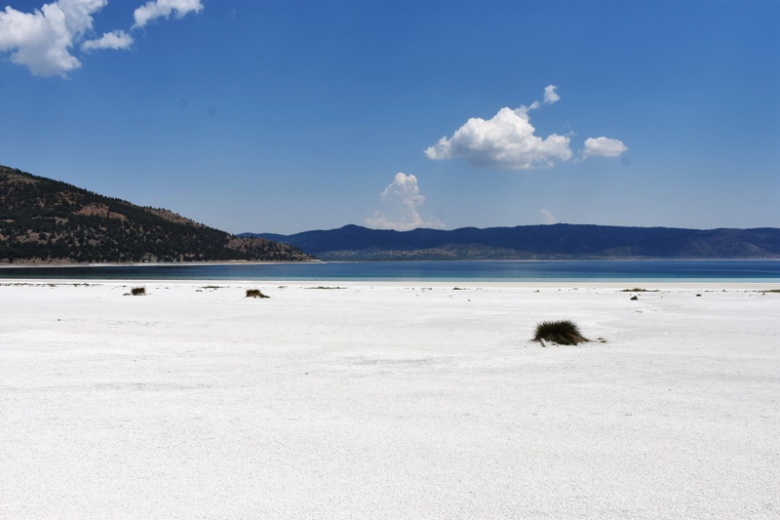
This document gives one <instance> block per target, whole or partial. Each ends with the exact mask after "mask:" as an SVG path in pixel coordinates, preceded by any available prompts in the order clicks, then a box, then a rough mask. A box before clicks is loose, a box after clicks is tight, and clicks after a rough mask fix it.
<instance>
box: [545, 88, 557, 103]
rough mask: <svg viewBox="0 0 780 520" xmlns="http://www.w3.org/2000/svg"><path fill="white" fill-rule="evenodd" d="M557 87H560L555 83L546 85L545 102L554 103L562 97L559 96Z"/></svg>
mask: <svg viewBox="0 0 780 520" xmlns="http://www.w3.org/2000/svg"><path fill="white" fill-rule="evenodd" d="M557 88H558V87H556V86H555V85H547V86H546V87H544V102H545V103H546V104H548V105H552V104H553V103H555V102H556V101H558V100H559V99H561V96H559V95H558V93H557V92H555V90H556V89H557Z"/></svg>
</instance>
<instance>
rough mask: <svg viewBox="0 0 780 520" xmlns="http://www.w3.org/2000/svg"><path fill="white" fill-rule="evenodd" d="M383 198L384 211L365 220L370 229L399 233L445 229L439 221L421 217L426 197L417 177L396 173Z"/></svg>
mask: <svg viewBox="0 0 780 520" xmlns="http://www.w3.org/2000/svg"><path fill="white" fill-rule="evenodd" d="M381 197H382V205H383V208H384V209H383V210H380V211H376V212H374V214H373V215H372V216H370V217H368V218H366V219H365V222H366V224H367V225H368V226H370V227H373V228H378V229H395V230H397V231H408V230H410V229H416V228H420V227H427V228H441V227H444V224H443V223H442V222H441V221H439V220H438V219H424V218H423V217H422V216H421V215H420V207H421V206H422V205H423V204H424V203H425V197H424V196H423V195H421V194H420V188H419V186H418V185H417V177H416V176H414V175H406V174H405V173H401V172H398V173H396V174H395V178H394V179H393V182H392V183H390V185H389V186H387V187H386V188H385V190H384V191H383V192H382V195H381Z"/></svg>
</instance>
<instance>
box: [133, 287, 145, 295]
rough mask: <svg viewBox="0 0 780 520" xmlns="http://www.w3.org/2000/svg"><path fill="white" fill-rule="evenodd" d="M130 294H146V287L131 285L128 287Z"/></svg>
mask: <svg viewBox="0 0 780 520" xmlns="http://www.w3.org/2000/svg"><path fill="white" fill-rule="evenodd" d="M130 294H132V295H133V296H146V287H133V288H132V289H130Z"/></svg>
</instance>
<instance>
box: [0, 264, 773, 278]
mask: <svg viewBox="0 0 780 520" xmlns="http://www.w3.org/2000/svg"><path fill="white" fill-rule="evenodd" d="M62 278H71V279H81V280H291V281H292V280H343V281H349V280H352V281H361V280H363V281H381V280H386V281H388V280H389V281H392V280H396V281H427V280H431V281H453V282H457V281H499V282H500V281H505V282H513V281H515V282H554V281H582V282H587V281H592V282H598V281H605V282H610V281H612V282H622V281H626V282H628V281H640V280H645V281H657V282H663V281H678V282H685V281H691V282H694V281H707V282H719V281H720V282H777V283H780V260H661V261H655V260H652V261H651V260H639V261H623V260H620V261H607V260H603V261H592V260H587V261H585V260H583V261H560V262H510V261H507V262H343V263H341V262H334V263H317V264H253V265H166V266H143V265H140V266H100V267H8V268H0V279H62Z"/></svg>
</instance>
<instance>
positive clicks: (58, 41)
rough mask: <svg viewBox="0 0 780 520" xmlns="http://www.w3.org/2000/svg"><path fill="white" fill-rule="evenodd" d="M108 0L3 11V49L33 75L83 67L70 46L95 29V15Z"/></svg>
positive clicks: (0, 39) (61, 0)
mask: <svg viewBox="0 0 780 520" xmlns="http://www.w3.org/2000/svg"><path fill="white" fill-rule="evenodd" d="M107 3H108V0H57V1H56V2H52V3H49V4H44V6H43V7H41V9H40V10H38V9H35V10H34V11H33V12H32V13H23V12H21V11H17V10H16V9H14V8H12V7H10V6H8V7H6V8H5V11H0V52H7V51H10V52H11V61H12V62H13V63H16V64H17V65H22V66H24V67H27V69H28V70H29V71H30V72H31V73H32V74H33V75H34V76H44V77H45V76H65V75H66V74H67V73H68V72H70V71H72V70H75V69H77V68H79V67H81V62H80V61H79V60H78V59H77V58H76V57H75V56H73V55H72V54H71V52H70V49H71V48H72V47H73V45H74V44H75V43H76V42H78V41H79V40H80V39H81V38H82V37H83V35H84V33H85V32H87V31H89V30H90V29H92V22H93V19H92V15H93V14H94V13H96V12H97V11H100V10H101V9H102V8H103V7H105V5H106V4H107Z"/></svg>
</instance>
